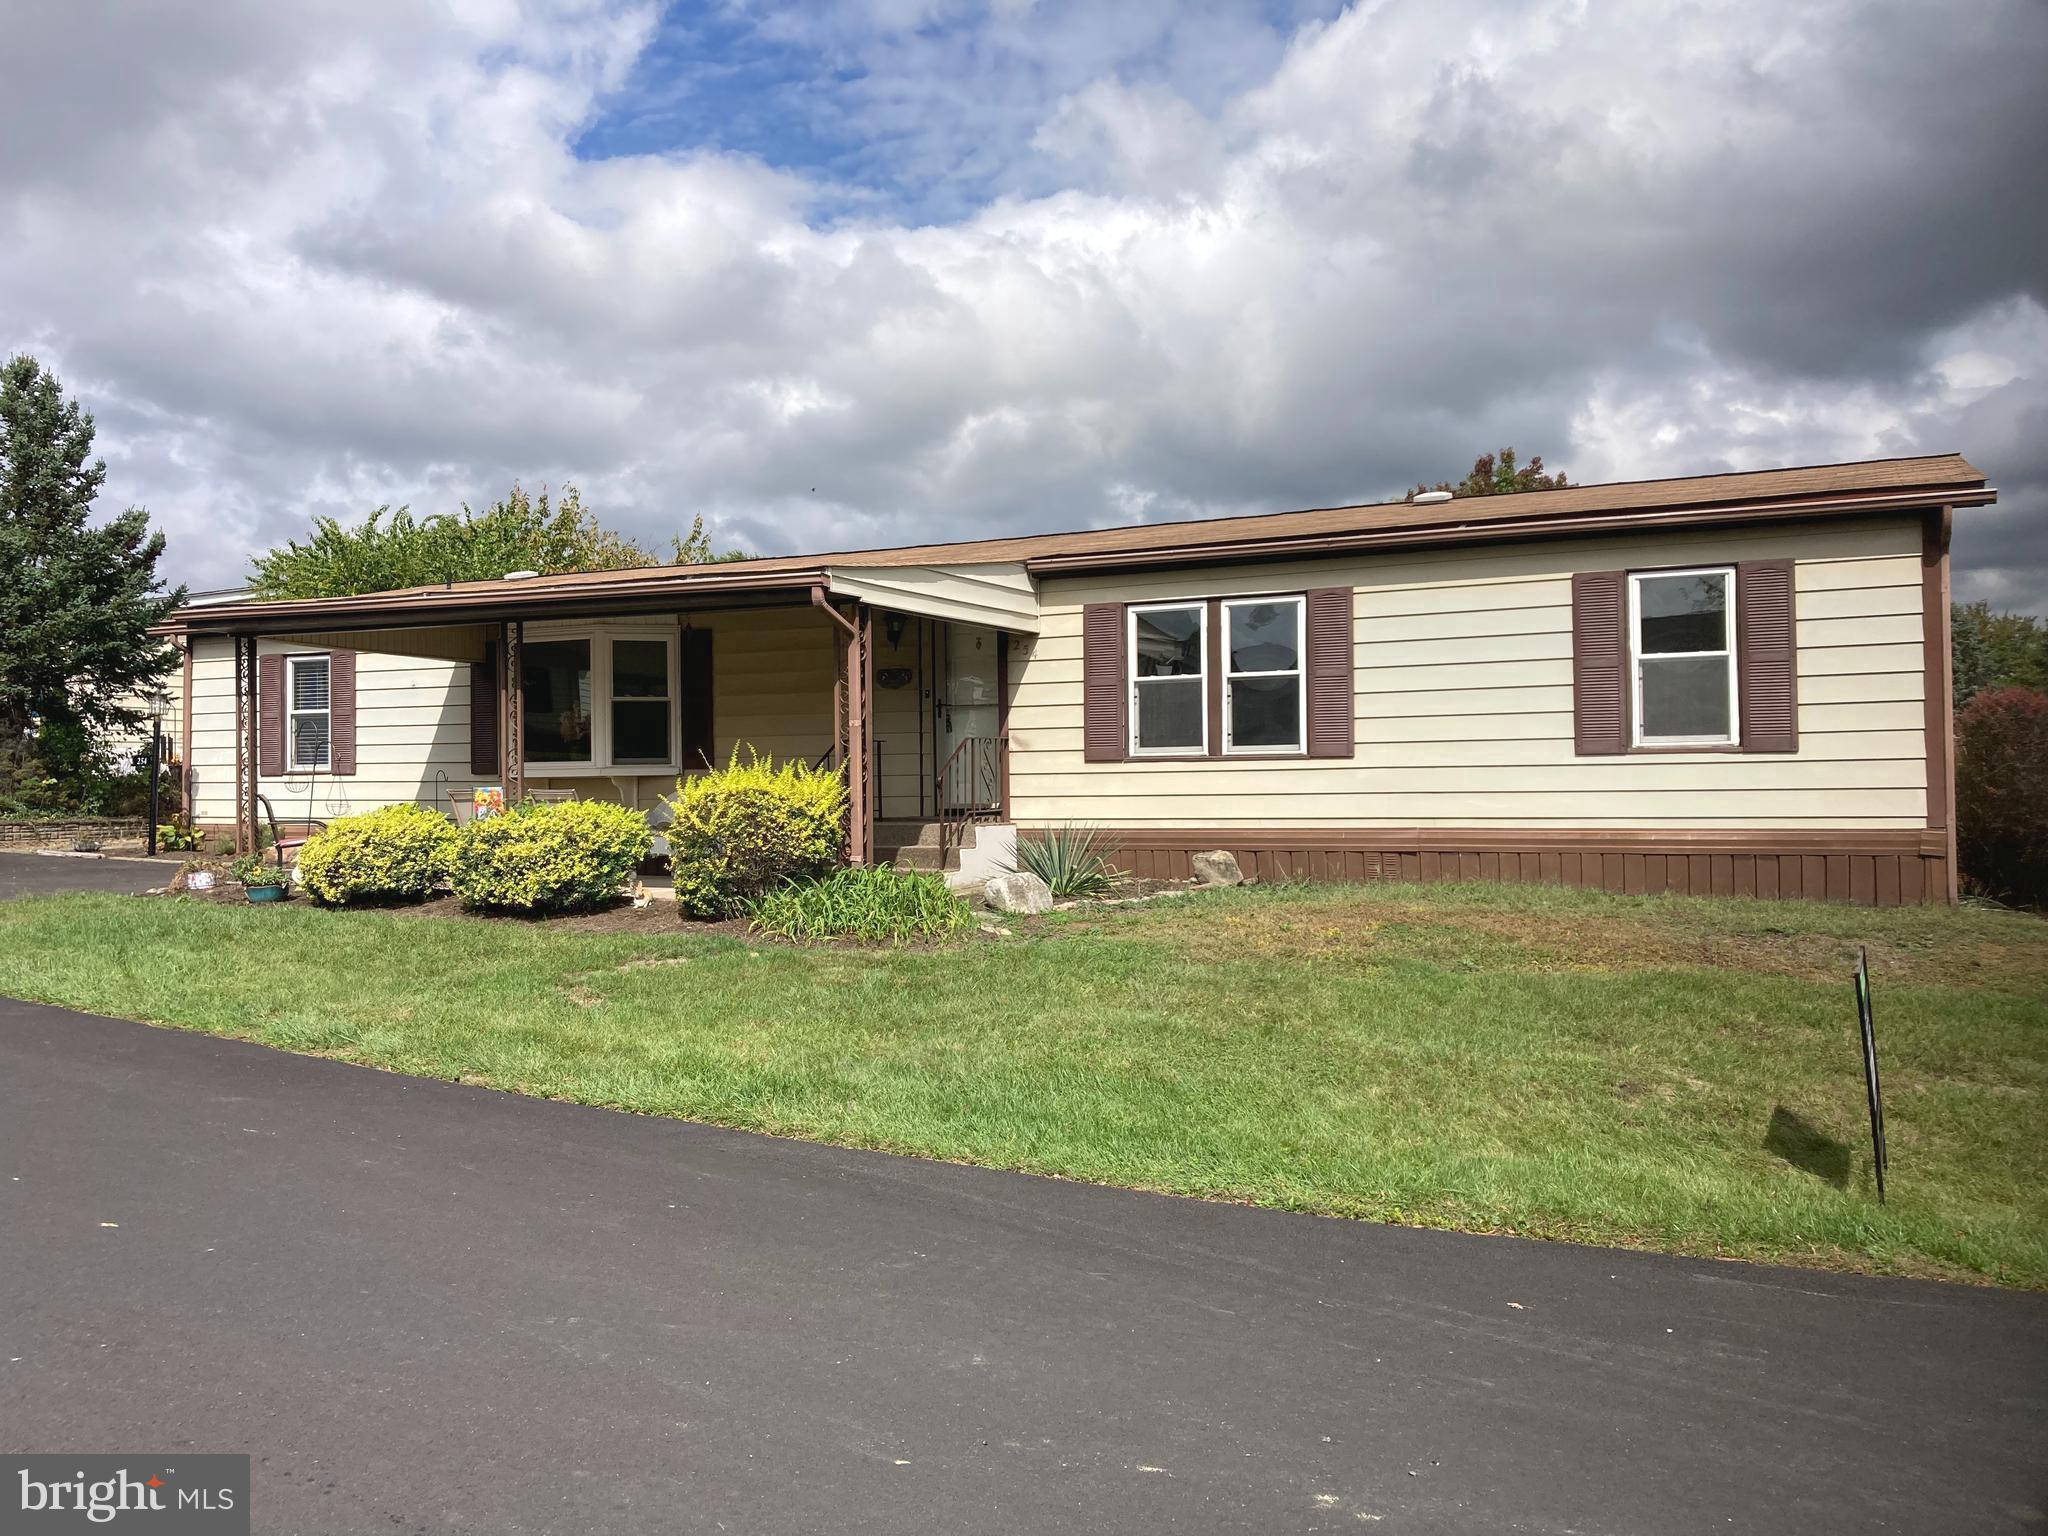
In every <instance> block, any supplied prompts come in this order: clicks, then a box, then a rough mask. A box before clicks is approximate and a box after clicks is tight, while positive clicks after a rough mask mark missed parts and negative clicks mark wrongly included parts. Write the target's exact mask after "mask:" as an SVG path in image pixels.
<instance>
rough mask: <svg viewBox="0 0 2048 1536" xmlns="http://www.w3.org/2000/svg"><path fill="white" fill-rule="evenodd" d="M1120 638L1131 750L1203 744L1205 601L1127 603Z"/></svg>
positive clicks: (1148, 752) (1171, 750)
mask: <svg viewBox="0 0 2048 1536" xmlns="http://www.w3.org/2000/svg"><path fill="white" fill-rule="evenodd" d="M1127 623H1128V625H1129V629H1128V632H1127V636H1126V640H1125V644H1126V646H1127V656H1128V659H1129V662H1130V678H1131V755H1132V756H1133V757H1158V756H1161V755H1172V756H1181V755H1183V754H1187V753H1196V754H1200V753H1206V752H1207V751H1208V750H1209V677H1208V670H1207V668H1208V651H1209V605H1208V604H1207V603H1206V602H1193V603H1133V604H1132V605H1131V606H1130V608H1129V610H1128V616H1127Z"/></svg>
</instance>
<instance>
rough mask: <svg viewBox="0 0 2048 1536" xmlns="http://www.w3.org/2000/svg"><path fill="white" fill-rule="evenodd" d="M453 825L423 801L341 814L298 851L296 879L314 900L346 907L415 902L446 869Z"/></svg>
mask: <svg viewBox="0 0 2048 1536" xmlns="http://www.w3.org/2000/svg"><path fill="white" fill-rule="evenodd" d="M454 847H455V825H454V823H453V822H451V821H449V819H448V818H447V817H446V816H443V815H442V814H441V813H440V812H439V811H430V810H428V809H427V808H426V807H425V806H423V805H412V804H406V805H387V806H385V807H384V808H383V809H382V810H376V811H365V812H364V813H363V814H362V815H360V816H342V817H339V818H337V819H336V820H334V821H332V822H330V823H328V825H327V827H326V829H325V830H323V831H320V832H316V833H314V834H313V836H312V837H311V838H309V839H307V841H306V845H305V846H304V847H303V848H301V849H300V850H299V865H298V867H299V879H300V881H301V883H302V884H304V886H305V887H306V890H307V891H308V893H310V894H311V896H312V897H313V899H314V900H315V901H317V902H320V903H322V904H323V905H325V906H331V907H345V906H352V905H355V904H357V903H360V902H370V901H416V900H418V899H419V898H420V897H422V896H425V895H426V894H427V893H428V892H429V891H431V890H433V888H434V887H435V886H436V885H438V884H439V883H440V882H441V881H442V880H443V879H444V878H446V876H447V874H448V860H449V855H450V854H451V853H452V852H453V850H454Z"/></svg>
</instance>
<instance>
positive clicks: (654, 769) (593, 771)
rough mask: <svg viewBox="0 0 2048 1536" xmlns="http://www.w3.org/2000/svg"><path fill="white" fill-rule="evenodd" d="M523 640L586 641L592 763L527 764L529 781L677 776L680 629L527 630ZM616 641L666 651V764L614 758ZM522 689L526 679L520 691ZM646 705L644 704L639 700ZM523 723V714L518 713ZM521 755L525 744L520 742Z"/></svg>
mask: <svg viewBox="0 0 2048 1536" xmlns="http://www.w3.org/2000/svg"><path fill="white" fill-rule="evenodd" d="M526 639H527V640H528V641H530V642H533V643H535V644H539V643H541V642H546V641H556V640H587V641H589V642H590V702H591V715H592V719H591V722H590V761H589V762H587V763H543V762H532V761H529V762H527V763H526V765H525V767H526V777H527V778H528V779H567V778H577V777H588V778H633V777H638V776H641V775H645V776H647V777H650V778H651V777H654V776H656V775H659V774H672V773H680V772H681V771H682V769H681V766H680V765H679V764H678V763H677V762H676V743H677V741H678V739H679V738H680V735H681V732H682V718H681V708H680V705H681V701H682V677H681V675H680V674H681V669H682V658H681V649H682V646H681V638H680V631H678V630H676V629H674V628H671V627H669V626H667V625H659V626H657V625H621V626H613V625H609V624H605V625H587V624H586V625H564V626H562V627H560V628H557V627H556V626H554V625H552V624H550V625H546V626H542V625H539V624H529V625H527V626H526ZM615 640H659V641H661V642H662V643H663V644H664V645H665V646H666V647H667V648H668V761H666V762H661V763H621V762H617V761H615V760H614V759H613V757H612V702H613V700H612V673H613V667H612V642H613V641H615ZM524 686H525V684H524V681H523V680H522V682H521V687H522V688H523V687H524ZM643 702H644V701H643ZM520 718H521V721H522V722H523V721H524V719H525V710H524V709H523V708H522V709H521V711H520ZM520 749H521V751H522V753H523V752H524V750H525V743H524V742H521V743H520Z"/></svg>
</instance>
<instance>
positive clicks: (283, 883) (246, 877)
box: [228, 853, 292, 901]
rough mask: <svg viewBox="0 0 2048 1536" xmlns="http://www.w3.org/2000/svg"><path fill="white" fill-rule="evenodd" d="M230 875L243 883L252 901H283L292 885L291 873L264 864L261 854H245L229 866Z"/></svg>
mask: <svg viewBox="0 0 2048 1536" xmlns="http://www.w3.org/2000/svg"><path fill="white" fill-rule="evenodd" d="M228 873H230V874H231V875H233V876H234V877H235V878H236V879H237V880H239V881H241V882H242V892H243V894H244V895H246V896H247V897H248V898H249V899H250V900H251V901H283V900H284V899H285V896H286V895H287V894H288V893H289V891H290V888H291V883H292V874H291V871H290V870H288V869H285V868H282V867H281V866H279V865H276V864H266V863H264V862H263V856H262V855H261V854H255V853H251V854H245V855H244V856H243V857H241V858H239V859H237V860H235V862H234V863H233V864H231V865H229V866H228Z"/></svg>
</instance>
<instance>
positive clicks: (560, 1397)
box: [0, 957, 2048, 1536]
mask: <svg viewBox="0 0 2048 1536" xmlns="http://www.w3.org/2000/svg"><path fill="white" fill-rule="evenodd" d="M340 958H341V957H338V960H339V959H340ZM344 971H345V966H343V967H340V968H339V969H338V971H337V977H336V982H337V985H345V984H346V978H345V974H343V972H344ZM0 1444H4V1445H5V1446H6V1447H7V1448H9V1449H30V1450H79V1451H101V1450H105V1451H124V1452H157V1451H167V1450H186V1451H246V1452H249V1453H251V1454H252V1455H253V1456H254V1458H255V1495H254V1511H255V1516H256V1528H257V1529H258V1530H260V1531H338V1532H339V1531H350V1532H356V1531H372V1530H376V1531H388V1530H399V1531H444V1530H474V1531H489V1532H494V1533H495V1532H529V1531H557V1532H577V1533H588V1532H613V1531H630V1532H642V1531H646V1532H653V1531H663V1532H671V1531H692V1532H694V1531H733V1532H746V1533H777V1532H844V1531H872V1532H887V1533H891V1536H921V1533H937V1532H947V1533H952V1532H967V1531H977V1532H978V1531H988V1532H998V1531H999V1532H1004V1533H1033V1532H1048V1531H1077V1532H1079V1531H1086V1532H1148V1533H1149V1532H1162V1531H1200V1532H1208V1531H1246V1532H1261V1533H1270V1532H1292V1531H1364V1530H1371V1531H1385V1532H1403V1531H1432V1532H1506V1531H1575V1532H1589V1533H1600V1532H1629V1533H1636V1532H1656V1533H1671V1532H1689V1531H1701V1532H1705V1531H1717V1532H1718V1531H1730V1530H1735V1531H1743V1532H1777V1531H1783V1532H1798V1533H1801V1536H1814V1533H1819V1532H1833V1531H1843V1532H1857V1533H1869V1532H1875V1531H1902V1532H1913V1533H1939V1532H1963V1531H1969V1532H1997V1531H2038V1530H2040V1529H2041V1528H2042V1524H2043V1519H2044V1515H2043V1511H2044V1508H2048V1497H2044V1491H2048V1469H2044V1457H2048V1298H2043V1297H2039V1296H2023V1295H2014V1294H2008V1293H2000V1292H1995V1291H1989V1290H1979V1289H1971V1288H1963V1287H1944V1286H1935V1285H1927V1284H1917V1283H1909V1282H1898V1281H1876V1280H1865V1279H1855V1278H1839V1277H1830V1276H1824V1275H1819V1274H1809V1273H1803V1272H1795V1271H1786V1270H1774V1269H1762V1268H1752V1267H1746V1266H1735V1265H1728V1264H1715V1263H1706V1262H1691V1261H1687V1260H1680V1259H1669V1258H1661V1257H1653V1256H1644V1255H1631V1254H1623V1253H1616V1252H1611V1251H1606V1250H1600V1249H1590V1248H1573V1247H1567V1246H1563V1245H1554V1244H1541V1243H1530V1242H1522V1241H1517V1240H1513V1239H1499V1238H1476V1237H1464V1236H1458V1235H1453V1234H1445V1233H1429V1232H1413V1231H1406V1230H1400V1229H1393V1228H1384V1227H1372V1226H1363V1225H1357V1224H1352V1223H1345V1222H1338V1221H1325V1220H1318V1219H1315V1218H1310V1217H1302V1216H1293V1215H1287V1214H1282V1213H1276V1212H1267V1211H1256V1210H1250V1209H1244V1208H1239V1207H1233V1206H1223V1205H1204V1204H1198V1203H1194V1202H1190V1201H1181V1200H1172V1199H1165V1198H1160V1197H1154V1196H1147V1195H1140V1194H1131V1193H1126V1192H1120V1191H1114V1190H1105V1189H1096V1188H1091V1187H1087V1186H1082V1185H1073V1184H1062V1183H1056V1182H1052V1181H1048V1180H1039V1179H1031V1178H1025V1177H1021V1176H1016V1175H1010V1174H1002V1173H991V1172H987V1171H983V1170H977V1169H970V1168H960V1167H952V1166H948V1165H944V1164H934V1163H926V1162H918V1161H913V1160H910V1159H903V1158H892V1157H888V1156H884V1155H880V1154H867V1153H856V1152H845V1151H836V1150H831V1149H827V1148H821V1147H812V1146H805V1145H801V1144H796V1143H790V1142H782V1141H776V1140H773V1139H770V1138H767V1137H761V1136H750V1135H743V1134H738V1133H733V1132H726V1131H720V1130H715V1129H709V1128H705V1127H702V1126H695V1125H688V1124H682V1123H678V1122H674V1121H665V1120H656V1119H645V1118H639V1117H635V1116H630V1115H623V1114H614V1113H608V1112H605V1111H601V1110H592V1109H583V1108H577V1107H574V1106H569V1105H561V1104H549V1103H540V1102H534V1101H530V1100H523V1099H519V1098H514V1097H511V1096H508V1095H505V1094H499V1093H493V1092H489V1091H486V1090H482V1089H475V1088H468V1087H462V1086H457V1085H453V1084H447V1083H435V1082H424V1081H419V1080H415V1079H409V1078H404V1077H399V1076H394V1075H391V1074H387V1073H380V1072H372V1071H365V1070H361V1069H357V1068H352V1067H347V1066H342V1065H338V1064H336V1063H332V1062H326V1061H318V1060H312V1059H307V1058H302V1057H295V1056H290V1055H285V1054H281V1053H277V1052H273V1051H267V1050H263V1049H260V1048H257V1047H253V1046H248V1045H242V1044H237V1043H233V1042H228V1041H221V1040H215V1039H211V1038H208V1037H204V1036H199V1035H192V1034H182V1033H177V1032H173V1031H167V1030H156V1029H150V1028H147V1027H144V1026H141V1025H135V1024H126V1023H116V1022H112V1021H108V1020H102V1019H94V1018H87V1017H83V1016H80V1015H76V1014H70V1013H65V1012H62V1011H59V1010H56V1009H50V1008H40V1007H35V1006H31V1005H28V1004H22V1003H0Z"/></svg>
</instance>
